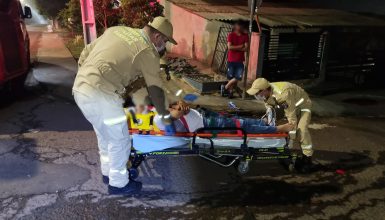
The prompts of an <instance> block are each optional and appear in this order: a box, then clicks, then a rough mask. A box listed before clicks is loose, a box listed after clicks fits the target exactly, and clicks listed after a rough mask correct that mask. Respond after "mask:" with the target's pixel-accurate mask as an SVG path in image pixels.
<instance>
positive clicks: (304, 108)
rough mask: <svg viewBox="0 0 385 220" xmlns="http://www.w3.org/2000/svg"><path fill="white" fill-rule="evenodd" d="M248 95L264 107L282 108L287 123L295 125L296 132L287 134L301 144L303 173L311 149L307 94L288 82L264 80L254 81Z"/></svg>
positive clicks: (310, 155)
mask: <svg viewBox="0 0 385 220" xmlns="http://www.w3.org/2000/svg"><path fill="white" fill-rule="evenodd" d="M247 93H248V94H249V95H253V96H255V98H257V99H263V100H264V101H265V104H266V107H269V106H272V107H276V106H282V107H283V108H284V110H285V116H286V117H287V119H288V121H289V123H291V124H293V125H296V130H294V131H291V132H289V135H290V137H291V138H295V137H298V138H299V140H300V142H301V148H302V153H303V155H304V157H303V160H302V162H303V163H304V164H303V165H304V166H303V169H304V171H305V170H306V171H307V170H308V169H309V168H310V166H311V157H312V155H313V147H312V141H311V136H310V133H309V129H308V125H309V123H310V119H311V106H312V104H311V100H310V98H309V96H308V94H307V93H306V92H305V91H304V90H303V89H302V88H301V87H299V86H297V85H295V84H293V83H289V82H274V83H270V82H269V81H267V80H266V79H264V78H258V79H256V80H255V81H254V82H253V84H252V86H251V88H250V89H249V90H247Z"/></svg>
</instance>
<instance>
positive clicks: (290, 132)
mask: <svg viewBox="0 0 385 220" xmlns="http://www.w3.org/2000/svg"><path fill="white" fill-rule="evenodd" d="M296 133H297V131H295V130H294V131H289V134H296Z"/></svg>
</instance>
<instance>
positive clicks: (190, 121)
mask: <svg viewBox="0 0 385 220" xmlns="http://www.w3.org/2000/svg"><path fill="white" fill-rule="evenodd" d="M183 117H184V119H185V120H186V124H187V127H188V128H187V127H186V126H185V125H184V123H183V122H182V120H181V119H178V120H175V121H173V125H174V126H175V130H176V132H195V131H196V130H197V129H198V128H203V127H204V125H203V116H202V115H201V114H200V113H199V112H198V111H197V110H195V109H190V112H189V113H187V114H186V115H184V116H183ZM154 123H155V124H156V126H157V127H158V128H159V129H160V130H162V131H164V130H165V125H164V124H163V122H162V120H161V118H160V117H159V115H156V116H155V117H154Z"/></svg>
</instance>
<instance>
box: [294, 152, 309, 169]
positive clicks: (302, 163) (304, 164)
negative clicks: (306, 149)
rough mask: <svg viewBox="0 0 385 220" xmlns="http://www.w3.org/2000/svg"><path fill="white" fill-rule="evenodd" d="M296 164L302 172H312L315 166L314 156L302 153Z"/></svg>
mask: <svg viewBox="0 0 385 220" xmlns="http://www.w3.org/2000/svg"><path fill="white" fill-rule="evenodd" d="M295 166H296V169H297V170H298V171H299V172H300V173H310V172H311V170H312V167H313V162H312V157H308V156H306V155H302V157H300V158H298V159H297V161H296V163H295Z"/></svg>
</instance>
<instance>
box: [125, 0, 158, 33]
mask: <svg viewBox="0 0 385 220" xmlns="http://www.w3.org/2000/svg"><path fill="white" fill-rule="evenodd" d="M162 14H163V6H162V5H161V4H159V2H158V1H157V0H122V3H121V22H122V23H123V24H125V25H127V26H130V27H136V28H142V27H144V25H146V24H147V23H148V22H149V21H152V19H153V18H154V17H157V16H161V15H162Z"/></svg>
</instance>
